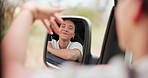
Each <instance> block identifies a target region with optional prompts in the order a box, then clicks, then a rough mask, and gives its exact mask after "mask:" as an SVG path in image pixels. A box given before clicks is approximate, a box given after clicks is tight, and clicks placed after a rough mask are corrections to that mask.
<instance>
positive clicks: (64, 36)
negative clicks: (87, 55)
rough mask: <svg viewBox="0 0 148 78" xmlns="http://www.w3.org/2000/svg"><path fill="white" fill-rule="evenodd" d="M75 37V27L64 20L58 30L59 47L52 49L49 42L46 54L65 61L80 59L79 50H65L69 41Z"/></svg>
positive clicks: (70, 22)
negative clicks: (48, 53)
mask: <svg viewBox="0 0 148 78" xmlns="http://www.w3.org/2000/svg"><path fill="white" fill-rule="evenodd" d="M74 36H75V25H74V23H73V22H72V21H70V20H65V21H64V22H63V23H62V24H61V26H60V28H59V47H60V49H54V48H53V47H52V44H51V43H50V42H49V43H48V46H47V50H48V52H50V53H52V54H53V55H55V56H58V57H61V58H63V59H65V60H72V61H75V60H77V59H79V58H80V56H81V52H80V50H79V49H66V48H67V46H68V44H69V42H70V39H71V38H72V37H74Z"/></svg>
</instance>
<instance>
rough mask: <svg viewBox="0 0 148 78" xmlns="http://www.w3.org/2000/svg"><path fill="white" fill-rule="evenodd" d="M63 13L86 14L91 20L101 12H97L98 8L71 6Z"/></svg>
mask: <svg viewBox="0 0 148 78" xmlns="http://www.w3.org/2000/svg"><path fill="white" fill-rule="evenodd" d="M63 14H64V15H78V16H84V17H87V18H89V19H90V20H91V21H94V20H95V18H97V17H99V15H100V14H99V12H97V11H96V10H94V9H90V8H84V7H75V8H70V9H68V10H67V11H65V12H64V13H63Z"/></svg>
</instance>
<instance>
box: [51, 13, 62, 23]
mask: <svg viewBox="0 0 148 78" xmlns="http://www.w3.org/2000/svg"><path fill="white" fill-rule="evenodd" d="M53 16H54V17H55V19H56V21H57V22H58V23H59V24H62V22H63V19H62V18H60V17H59V16H58V15H57V14H54V15H53Z"/></svg>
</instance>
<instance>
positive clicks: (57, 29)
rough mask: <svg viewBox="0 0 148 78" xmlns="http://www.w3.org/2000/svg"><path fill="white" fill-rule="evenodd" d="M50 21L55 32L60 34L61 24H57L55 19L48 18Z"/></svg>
mask: <svg viewBox="0 0 148 78" xmlns="http://www.w3.org/2000/svg"><path fill="white" fill-rule="evenodd" d="M48 21H49V22H50V25H51V27H52V29H53V30H54V32H55V33H56V34H59V26H58V25H57V23H56V22H55V20H54V19H48Z"/></svg>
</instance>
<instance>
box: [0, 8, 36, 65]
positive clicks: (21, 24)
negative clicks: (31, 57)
mask: <svg viewBox="0 0 148 78" xmlns="http://www.w3.org/2000/svg"><path fill="white" fill-rule="evenodd" d="M32 23H33V16H32V13H31V12H30V11H29V10H23V11H22V12H21V13H20V14H19V15H18V16H17V17H16V18H15V19H14V21H13V23H12V24H11V26H10V28H9V30H8V32H7V33H6V35H5V37H4V40H3V42H2V49H3V50H2V51H3V57H4V61H5V62H7V63H10V62H12V63H16V62H17V63H20V64H23V62H24V59H25V57H24V56H25V51H26V47H27V39H28V35H29V30H30V27H31V25H32Z"/></svg>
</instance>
